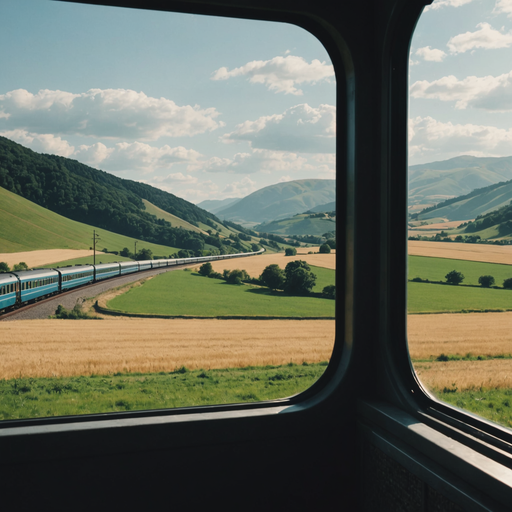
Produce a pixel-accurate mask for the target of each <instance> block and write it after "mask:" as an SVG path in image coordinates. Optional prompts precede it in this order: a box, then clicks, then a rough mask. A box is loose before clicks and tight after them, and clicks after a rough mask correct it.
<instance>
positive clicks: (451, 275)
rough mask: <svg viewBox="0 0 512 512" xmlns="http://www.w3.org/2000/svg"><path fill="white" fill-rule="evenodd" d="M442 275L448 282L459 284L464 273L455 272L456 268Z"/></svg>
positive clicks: (462, 279)
mask: <svg viewBox="0 0 512 512" xmlns="http://www.w3.org/2000/svg"><path fill="white" fill-rule="evenodd" d="M444 277H445V279H446V282H447V283H448V284H460V283H462V281H464V274H462V273H461V272H457V271H456V270H452V271H451V272H448V274H446V275H445V276H444Z"/></svg>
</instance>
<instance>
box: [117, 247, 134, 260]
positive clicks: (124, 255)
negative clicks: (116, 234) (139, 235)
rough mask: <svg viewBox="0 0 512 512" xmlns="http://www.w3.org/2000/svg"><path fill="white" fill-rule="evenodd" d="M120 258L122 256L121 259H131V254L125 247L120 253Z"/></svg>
mask: <svg viewBox="0 0 512 512" xmlns="http://www.w3.org/2000/svg"><path fill="white" fill-rule="evenodd" d="M119 255H120V256H123V258H131V257H132V256H133V254H132V253H131V252H130V249H128V247H125V248H124V249H123V250H122V251H121V252H120V253H119Z"/></svg>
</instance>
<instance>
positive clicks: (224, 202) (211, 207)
mask: <svg viewBox="0 0 512 512" xmlns="http://www.w3.org/2000/svg"><path fill="white" fill-rule="evenodd" d="M240 199H242V198H241V197H228V198H226V199H207V200H206V201H201V202H200V203H197V205H196V206H198V207H199V208H202V209H203V210H206V211H207V212H210V213H213V214H214V215H216V214H217V213H218V212H220V211H222V210H225V209H226V208H227V207H228V206H232V205H233V204H235V203H237V202H238V201H240Z"/></svg>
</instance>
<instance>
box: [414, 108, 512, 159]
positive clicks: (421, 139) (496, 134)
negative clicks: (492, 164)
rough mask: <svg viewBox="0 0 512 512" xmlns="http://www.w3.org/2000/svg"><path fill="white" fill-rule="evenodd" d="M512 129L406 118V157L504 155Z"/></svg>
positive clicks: (431, 157) (508, 153)
mask: <svg viewBox="0 0 512 512" xmlns="http://www.w3.org/2000/svg"><path fill="white" fill-rule="evenodd" d="M511 147H512V128H510V129H508V130H505V129H502V128H496V127H495V126H483V125H474V124H453V123H443V122H440V121H437V120H435V119H433V118H432V117H416V118H414V119H409V156H410V158H411V160H414V161H421V160H423V161H425V159H428V160H429V161H432V160H444V159H447V158H451V157H454V156H458V155H475V156H508V155H510V153H511Z"/></svg>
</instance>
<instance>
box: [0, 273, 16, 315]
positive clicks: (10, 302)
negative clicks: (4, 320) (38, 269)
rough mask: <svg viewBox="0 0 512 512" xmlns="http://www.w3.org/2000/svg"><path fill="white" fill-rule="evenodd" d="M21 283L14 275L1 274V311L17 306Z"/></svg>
mask: <svg viewBox="0 0 512 512" xmlns="http://www.w3.org/2000/svg"><path fill="white" fill-rule="evenodd" d="M18 283H19V281H18V278H17V277H16V276H15V275H14V274H10V273H2V274H0V311H1V310H2V309H5V308H9V307H11V306H14V305H15V304H16V293H17V292H18V290H19V284H18Z"/></svg>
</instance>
